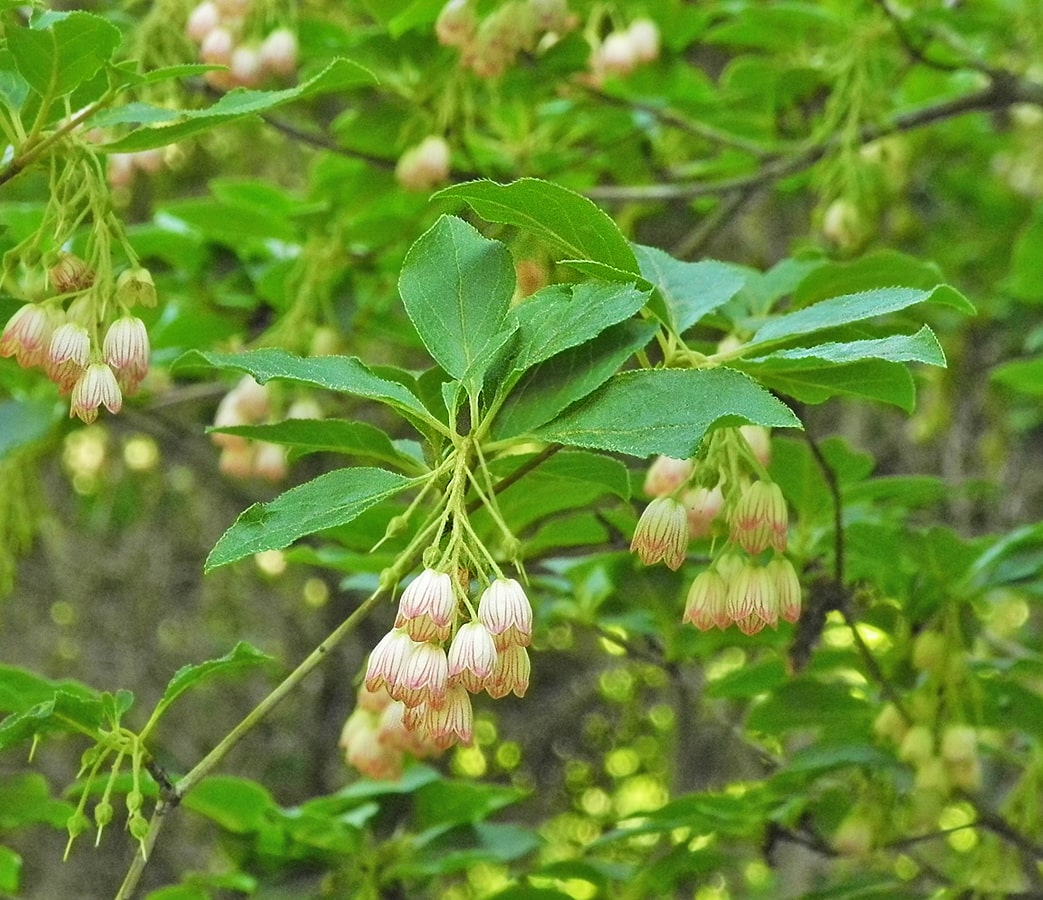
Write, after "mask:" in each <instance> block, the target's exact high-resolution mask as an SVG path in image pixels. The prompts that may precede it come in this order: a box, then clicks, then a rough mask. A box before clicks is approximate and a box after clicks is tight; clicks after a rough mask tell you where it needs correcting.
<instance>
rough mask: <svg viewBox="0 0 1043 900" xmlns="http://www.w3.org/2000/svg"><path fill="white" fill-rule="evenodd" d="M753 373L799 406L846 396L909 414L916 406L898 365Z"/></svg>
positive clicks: (909, 384) (912, 389)
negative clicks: (884, 404)
mask: <svg viewBox="0 0 1043 900" xmlns="http://www.w3.org/2000/svg"><path fill="white" fill-rule="evenodd" d="M753 371H754V372H755V374H756V376H757V380H758V381H760V382H761V383H762V384H764V385H765V386H766V387H769V388H771V389H772V390H773V391H777V392H778V393H780V394H785V395H786V396H788V397H793V398H794V399H796V400H800V401H801V402H802V403H823V402H824V401H826V400H828V399H830V398H831V397H844V396H846V397H864V398H867V399H869V400H878V401H880V402H881V403H890V404H892V405H894V406H897V407H899V408H901V409H904V410H905V411H906V412H912V411H913V409H914V408H915V406H916V387H915V385H914V384H913V376H912V375H910V374H909V370H908V369H907V368H906V367H905V366H904V365H902V364H901V363H893V362H887V361H886V360H882V359H867V360H863V361H862V362H856V363H848V364H846V365H835V364H833V363H823V364H822V365H819V366H811V365H807V364H801V365H799V366H795V367H794V369H793V370H792V371H789V370H786V371H783V370H781V369H777V368H771V369H762V368H759V367H758V368H756V369H754V370H753Z"/></svg>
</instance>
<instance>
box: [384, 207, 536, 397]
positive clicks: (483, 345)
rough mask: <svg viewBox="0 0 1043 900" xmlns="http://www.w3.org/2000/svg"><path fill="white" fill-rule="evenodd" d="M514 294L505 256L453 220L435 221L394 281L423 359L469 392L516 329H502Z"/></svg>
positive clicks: (496, 244) (509, 263)
mask: <svg viewBox="0 0 1043 900" xmlns="http://www.w3.org/2000/svg"><path fill="white" fill-rule="evenodd" d="M514 288H515V277H514V263H513V262H512V260H511V254H510V251H509V250H508V249H507V248H506V247H505V246H504V245H503V244H501V243H500V242H499V241H490V240H489V239H488V238H484V237H482V236H481V235H480V234H479V233H478V232H477V231H476V230H475V229H474V228H472V227H471V226H470V225H468V224H467V223H466V222H464V221H463V220H462V219H457V218H455V217H453V216H441V217H440V218H439V219H438V221H437V222H435V224H434V225H433V226H432V227H431V228H430V229H429V230H428V231H426V232H425V233H424V234H423V235H421V236H420V237H419V238H418V239H417V241H416V243H414V244H413V246H412V247H411V248H410V249H409V253H407V254H406V259H405V262H404V263H403V265H402V275H401V277H400V278H399V281H398V289H399V293H400V294H401V295H402V301H403V303H404V304H405V307H406V312H407V313H408V314H409V318H410V320H411V321H412V322H413V325H414V326H415V327H416V330H417V333H418V334H419V335H420V339H421V340H422V341H423V342H424V346H425V347H427V350H428V352H429V353H430V354H431V356H432V357H434V359H435V360H436V361H437V362H438V364H439V365H440V366H441V367H442V368H443V369H445V371H446V372H448V373H449V374H450V375H452V376H453V377H454V378H457V379H459V380H460V381H461V382H463V383H464V384H465V385H467V386H468V387H469V388H471V389H472V390H473V389H476V388H477V387H479V386H480V385H481V382H482V379H483V378H484V376H485V372H486V370H487V369H488V367H489V365H490V364H491V363H492V362H493V359H494V357H495V355H496V353H497V351H499V350H500V348H501V347H503V345H504V343H506V341H507V339H508V338H509V337H510V335H511V332H512V331H513V330H514V328H516V327H517V323H516V322H514V321H513V320H512V321H510V322H506V321H505V320H506V318H507V312H508V310H509V309H510V305H511V297H512V295H513V294H514Z"/></svg>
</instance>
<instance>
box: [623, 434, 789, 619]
mask: <svg viewBox="0 0 1043 900" xmlns="http://www.w3.org/2000/svg"><path fill="white" fill-rule="evenodd" d="M766 434H767V433H766V432H764V430H763V429H759V430H758V431H750V430H747V431H746V433H745V434H744V433H743V430H740V429H721V430H719V431H717V432H715V433H714V435H713V436H712V437H711V439H710V443H709V448H708V450H707V452H706V455H705V458H703V459H700V460H698V462H696V461H693V460H677V459H670V458H668V457H660V458H659V459H657V460H656V461H655V462H654V463H653V464H652V466H651V467H650V469H649V471H648V474H647V477H646V479H645V491H646V492H647V493H649V494H650V495H652V496H654V498H655V499H653V500H652V502H651V503H649V504H648V506H647V507H646V508H645V511H644V513H643V514H642V515H641V518H640V519H639V521H638V523H637V527H636V528H635V529H634V537H633V541H632V542H631V546H630V549H631V550H632V551H634V552H635V553H637V554H638V556H639V557H640V558H641V561H642V562H643V563H645V564H646V565H652V564H654V563H657V562H662V563H664V564H665V565H666V566H668V567H669V568H671V569H674V570H677V569H679V568H680V567H681V565H682V564H683V563H684V561H685V559H686V558H687V556H688V542H689V540H691V539H693V538H701V537H705V536H711V537H713V538H715V541H714V544H715V547H716V549H715V552H714V554H713V560H712V562H711V564H710V567H709V568H708V569H707V570H705V571H704V572H702V573H700V574H699V575H698V576H697V577H696V578H695V580H694V581H693V582H692V585H691V587H690V588H689V591H688V597H687V601H686V603H685V609H684V615H683V621H685V622H690V623H691V624H693V625H694V626H695V627H696V628H698V629H700V630H701V631H705V630H707V629H710V628H715V627H716V628H722V629H723V628H727V627H728V626H729V625H733V624H734V625H736V626H738V628H739V629H740V630H741V631H742V632H743V633H744V634H755V633H756V632H758V631H760V630H761V629H762V628H763V627H764V626H765V625H768V626H770V627H772V628H776V627H777V626H778V622H779V619H783V620H785V621H788V622H794V621H796V620H797V618H798V616H799V615H800V582H799V580H798V578H797V573H796V570H795V569H794V568H793V564H792V563H791V562H790V561H789V560H788V559H787V558H786V557H785V555H784V553H785V551H786V544H787V532H788V528H789V516H788V511H787V508H786V501H785V498H784V497H783V496H782V491H781V489H780V488H779V486H778V485H777V484H775V483H774V482H773V481H771V479H770V478H769V476H768V474H767V472H766V471H765V469H764V464H765V462H766V452H767V449H768V448H767V445H766V440H765V438H766ZM747 435H748V437H747ZM717 538H723V540H720V541H718V540H716V539H717ZM769 552H770V557H769V558H768V559H766V560H765V559H764V557H765V556H766V555H767V554H768V553H769Z"/></svg>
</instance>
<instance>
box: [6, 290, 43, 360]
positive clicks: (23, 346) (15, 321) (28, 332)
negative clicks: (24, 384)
mask: <svg viewBox="0 0 1043 900" xmlns="http://www.w3.org/2000/svg"><path fill="white" fill-rule="evenodd" d="M52 328H53V326H52V324H51V316H50V314H49V313H48V312H47V310H46V309H44V308H43V307H42V306H37V305H36V304H35V303H26V304H25V306H23V307H22V308H21V309H19V310H18V311H17V312H16V313H15V314H14V315H13V316H11V318H10V319H8V321H7V324H6V325H5V326H4V331H3V334H0V356H13V357H14V358H15V359H17V360H18V365H20V366H21V367H22V368H24V369H29V368H31V367H33V366H38V365H40V363H42V362H43V360H44V356H45V355H46V353H47V348H48V345H49V344H50V341H51V332H52Z"/></svg>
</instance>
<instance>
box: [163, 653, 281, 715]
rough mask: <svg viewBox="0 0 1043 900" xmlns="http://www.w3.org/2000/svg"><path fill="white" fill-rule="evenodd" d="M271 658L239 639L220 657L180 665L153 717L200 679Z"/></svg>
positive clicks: (231, 672)
mask: <svg viewBox="0 0 1043 900" xmlns="http://www.w3.org/2000/svg"><path fill="white" fill-rule="evenodd" d="M271 659H272V658H271V657H270V656H269V655H268V654H267V653H263V652H262V651H260V650H258V649H257V648H256V647H253V646H251V645H250V644H248V643H246V642H245V641H240V642H239V643H238V644H236V645H235V647H234V648H233V649H232V650H231V651H230V652H228V653H226V654H225V655H224V656H222V657H221V658H220V659H209V660H207V661H206V662H201V663H194V664H191V665H187V666H182V667H181V668H180V669H178V670H177V672H175V673H174V677H173V678H171V679H170V681H169V682H168V683H167V686H166V690H164V691H163V696H162V697H161V698H160V700H159V703H157V704H156V711H155V713H153V718H154V719H155V718H158V716H159V715H161V714H162V713H163V711H164V710H166V708H167V707H168V706H170V704H171V703H173V702H174V701H175V700H176V699H177V698H178V697H180V696H181V695H182V694H183V693H184V692H185V691H187V690H189V689H190V688H192V687H194V686H195V685H197V684H199V683H200V682H201V681H204V680H206V679H207V678H211V677H213V676H215V675H220V676H222V677H224V676H227V675H234V674H238V673H239V672H240V671H242V670H243V669H248V668H253V667H254V666H258V665H261V664H263V663H266V662H270V661H271Z"/></svg>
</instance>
